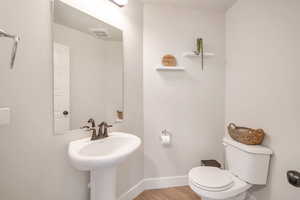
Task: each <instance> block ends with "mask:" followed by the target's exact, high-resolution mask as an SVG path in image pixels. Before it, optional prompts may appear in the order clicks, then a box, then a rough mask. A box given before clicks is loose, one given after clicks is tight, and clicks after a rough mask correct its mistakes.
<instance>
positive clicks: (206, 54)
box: [183, 52, 215, 57]
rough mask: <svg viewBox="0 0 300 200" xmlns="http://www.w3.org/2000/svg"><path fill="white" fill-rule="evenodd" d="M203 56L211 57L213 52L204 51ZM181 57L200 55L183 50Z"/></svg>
mask: <svg viewBox="0 0 300 200" xmlns="http://www.w3.org/2000/svg"><path fill="white" fill-rule="evenodd" d="M203 56H204V57H212V56H215V54H214V53H209V52H204V54H203ZM183 57H201V54H200V55H197V54H195V53H194V52H184V53H183Z"/></svg>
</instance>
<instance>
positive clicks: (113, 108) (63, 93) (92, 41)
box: [52, 0, 124, 134]
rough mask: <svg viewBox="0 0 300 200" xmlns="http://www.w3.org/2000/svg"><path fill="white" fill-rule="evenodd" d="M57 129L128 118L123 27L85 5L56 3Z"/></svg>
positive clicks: (54, 60)
mask: <svg viewBox="0 0 300 200" xmlns="http://www.w3.org/2000/svg"><path fill="white" fill-rule="evenodd" d="M52 9H53V12H52V13H53V26H52V27H53V84H54V86H53V100H54V105H53V109H54V111H53V112H54V130H55V133H58V134H61V133H65V132H66V131H70V130H76V129H79V128H80V127H81V126H82V125H84V122H85V121H87V120H88V119H89V118H93V119H94V120H95V121H96V122H97V123H100V122H101V121H107V122H109V123H117V122H121V121H122V120H123V84H124V83H123V39H122V35H123V34H122V31H121V30H119V29H118V28H116V27H113V26H111V25H109V24H107V23H105V22H103V21H100V20H98V19H96V18H94V17H92V16H90V15H88V14H86V13H84V12H81V11H80V10H77V9H75V8H73V7H70V6H69V5H67V4H65V3H63V2H61V1H59V0H54V2H53V6H52Z"/></svg>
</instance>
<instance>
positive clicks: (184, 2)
mask: <svg viewBox="0 0 300 200" xmlns="http://www.w3.org/2000/svg"><path fill="white" fill-rule="evenodd" d="M142 1H143V2H144V3H153V4H167V5H179V6H186V7H197V8H204V9H213V10H222V11H225V10H227V9H228V8H230V7H231V6H232V5H233V4H234V3H235V2H236V1H237V0H142Z"/></svg>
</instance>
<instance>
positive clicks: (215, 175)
mask: <svg viewBox="0 0 300 200" xmlns="http://www.w3.org/2000/svg"><path fill="white" fill-rule="evenodd" d="M189 176H190V178H191V182H193V184H194V185H195V186H197V187H199V188H201V189H204V190H207V191H224V190H228V189H229V188H231V187H232V185H233V179H232V177H231V176H230V174H229V172H228V171H225V170H221V169H219V168H216V167H196V168H193V169H192V170H191V171H190V173H189Z"/></svg>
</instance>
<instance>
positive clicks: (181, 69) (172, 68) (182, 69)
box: [156, 66, 184, 71]
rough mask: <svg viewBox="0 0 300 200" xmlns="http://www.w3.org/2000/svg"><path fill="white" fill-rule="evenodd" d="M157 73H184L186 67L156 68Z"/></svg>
mask: <svg viewBox="0 0 300 200" xmlns="http://www.w3.org/2000/svg"><path fill="white" fill-rule="evenodd" d="M156 70H157V71H184V67H178V66H176V67H166V66H158V67H157V68H156Z"/></svg>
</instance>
